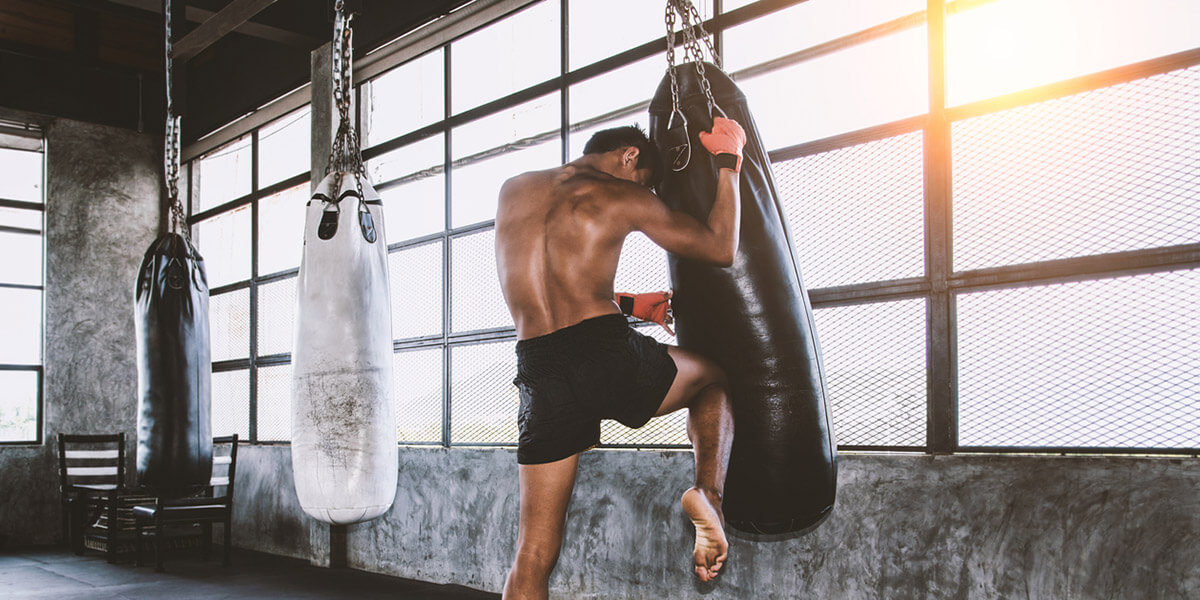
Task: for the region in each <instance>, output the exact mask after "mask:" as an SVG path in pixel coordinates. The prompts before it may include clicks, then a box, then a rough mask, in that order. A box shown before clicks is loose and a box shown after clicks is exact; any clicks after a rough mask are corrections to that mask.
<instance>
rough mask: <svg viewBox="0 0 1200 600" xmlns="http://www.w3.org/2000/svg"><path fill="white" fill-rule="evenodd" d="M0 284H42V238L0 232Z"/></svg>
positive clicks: (26, 234) (38, 235)
mask: <svg viewBox="0 0 1200 600" xmlns="http://www.w3.org/2000/svg"><path fill="white" fill-rule="evenodd" d="M0 256H2V257H4V258H3V259H0V283H19V284H24V285H41V284H42V236H41V235H40V234H36V233H13V232H8V231H0Z"/></svg>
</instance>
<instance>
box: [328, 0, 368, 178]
mask: <svg viewBox="0 0 1200 600" xmlns="http://www.w3.org/2000/svg"><path fill="white" fill-rule="evenodd" d="M344 8H345V3H344V2H343V0H338V1H337V2H336V3H335V4H334V10H335V11H336V14H335V15H334V20H333V39H334V43H335V47H334V50H333V101H334V104H335V105H336V106H337V110H338V129H337V133H336V134H335V135H334V138H333V144H332V147H331V148H330V152H329V161H328V162H327V163H326V165H325V174H326V175H328V174H329V173H331V172H335V171H336V172H339V173H353V174H355V175H358V177H356V178H355V185H356V187H357V189H358V196H359V198H362V178H363V177H365V176H366V167H364V166H363V160H362V146H361V144H360V143H359V137H358V130H357V129H356V128H355V127H354V122H353V120H351V114H350V112H351V110H350V109H351V101H352V94H353V90H354V74H353V66H354V56H353V52H354V43H353V37H354V31H353V29H352V27H351V23H350V21H351V18H352V17H353V15H346V14H345V12H344ZM336 187H337V188H338V189H340V188H341V181H340V177H339V181H337V182H336Z"/></svg>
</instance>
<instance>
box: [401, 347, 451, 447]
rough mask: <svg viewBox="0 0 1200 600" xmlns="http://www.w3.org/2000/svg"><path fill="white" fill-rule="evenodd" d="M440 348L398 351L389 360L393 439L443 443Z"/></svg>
mask: <svg viewBox="0 0 1200 600" xmlns="http://www.w3.org/2000/svg"><path fill="white" fill-rule="evenodd" d="M442 362H443V360H442V348H441V347H440V346H439V347H437V348H428V349H422V350H408V351H404V352H397V353H396V354H395V357H394V359H393V360H392V398H393V402H395V414H396V439H397V440H399V441H401V442H440V441H441V440H442Z"/></svg>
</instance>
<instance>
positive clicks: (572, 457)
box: [496, 119, 745, 600]
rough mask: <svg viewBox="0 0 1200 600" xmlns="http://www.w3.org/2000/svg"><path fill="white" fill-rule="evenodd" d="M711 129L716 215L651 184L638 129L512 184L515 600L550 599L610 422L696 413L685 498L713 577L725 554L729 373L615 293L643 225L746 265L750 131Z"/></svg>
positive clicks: (721, 122)
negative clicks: (665, 197) (632, 237)
mask: <svg viewBox="0 0 1200 600" xmlns="http://www.w3.org/2000/svg"><path fill="white" fill-rule="evenodd" d="M701 137H702V143H703V144H704V146H705V147H706V148H708V149H709V151H710V152H712V153H713V154H715V155H717V162H718V164H719V165H721V167H722V168H720V170H719V174H718V181H717V194H716V199H715V202H714V204H713V207H712V211H711V212H710V214H709V217H708V220H707V222H703V223H702V222H700V221H698V220H696V219H694V218H692V217H691V216H689V215H687V214H684V213H681V212H675V211H672V210H671V209H669V208H668V207H667V206H666V204H664V203H663V202H662V200H660V199H659V198H658V197H657V196H655V195H654V194H653V193H651V191H650V190H649V189H648V188H649V187H650V186H652V185H653V184H654V183H656V181H657V179H658V178H659V177H661V173H662V171H663V167H662V161H661V159H660V158H659V156H658V151H657V149H656V148H655V147H654V146H653V145H652V144H651V143H650V142H649V140H647V139H646V136H645V134H644V133H642V131H641V130H640V129H638V128H636V127H622V128H616V129H609V130H605V131H601V132H598V133H596V135H595V136H593V137H592V139H591V140H590V141H589V142H588V144H587V146H586V147H585V148H584V155H583V156H582V157H581V158H579V159H578V160H575V161H573V162H570V163H568V164H566V165H563V166H561V167H558V168H554V169H548V170H545V171H534V172H530V173H525V174H522V175H518V176H516V177H513V178H512V179H509V180H508V181H507V182H506V183H505V184H504V186H503V188H502V189H501V191H500V203H499V209H498V211H497V214H496V260H497V267H498V270H499V275H500V283H501V288H502V289H503V292H504V298H505V300H506V301H507V302H508V308H509V311H510V312H511V313H512V317H513V322H514V323H515V325H516V328H517V338H518V342H517V361H518V362H517V378H516V379H515V380H514V383H515V384H516V385H517V387H518V389H519V390H520V394H521V408H520V413H519V414H518V418H517V422H518V426H519V429H520V439H519V442H518V447H517V462H518V470H519V481H520V493H521V509H520V510H521V514H520V527H519V536H518V539H517V556H516V560H515V561H514V563H513V567H512V570H511V571H510V572H509V575H508V580H507V581H506V582H505V586H504V598H505V600H516V599H532V598H536V599H544V598H547V597H548V595H549V581H550V573H551V572H552V571H553V569H554V565H555V563H556V562H557V561H558V555H559V550H560V548H561V546H562V538H563V532H564V530H565V527H566V515H567V505H568V503H569V501H570V498H571V492H572V489H573V488H574V486H575V474H576V467H577V466H578V464H579V454H580V453H581V452H583V451H585V450H587V449H589V448H592V447H594V446H595V445H597V444H599V443H600V419H602V418H605V419H616V420H617V421H619V422H621V423H622V424H624V425H626V426H629V427H641V426H642V425H644V424H645V423H646V422H647V421H648V420H649V419H650V418H651V417H657V416H662V415H665V414H668V413H671V412H674V411H676V410H679V409H681V408H687V409H688V426H687V429H688V438H689V439H691V441H692V445H693V448H694V450H695V461H696V474H695V486H694V487H692V488H690V489H688V490H687V491H686V492H684V494H683V498H682V500H681V503H682V505H683V510H684V512H686V513H687V515H688V517H689V518H690V519H691V521H692V523H693V524H694V526H695V528H696V544H695V548H694V551H693V559H694V562H695V571H696V575H697V576H698V577H699V578H700V579H701V580H702V581H711V580H712V579H713V578H714V577H716V575H717V573H718V571H720V569H721V566H722V565H723V564H724V562H725V559H726V556H727V552H728V548H729V544H728V542H727V540H726V538H725V531H724V518H723V516H722V513H721V499H722V494H723V491H724V486H725V473H726V468H727V466H728V463H729V449H730V445H731V444H732V442H733V414H732V411H731V408H730V404H729V396H728V394H727V392H726V387H727V386H726V379H725V374H724V373H723V372H722V371H721V369H720V367H718V366H717V365H716V364H714V363H713V362H711V361H709V360H708V359H706V358H704V357H702V356H699V355H697V354H695V353H692V352H689V351H686V350H681V349H680V348H677V347H674V346H667V345H663V344H660V343H658V342H657V341H655V340H654V339H653V338H650V337H648V336H644V335H641V334H640V333H637V332H636V331H634V330H633V329H631V328H630V327H629V326H628V324H627V322H626V320H625V317H624V315H623V314H622V313H621V311H620V310H619V308H618V306H617V304H616V303H615V302H614V301H613V279H614V277H615V276H616V271H617V262H618V259H619V258H620V255H621V246H622V245H623V244H624V242H625V237H626V236H627V235H629V234H630V233H632V232H634V231H641V232H642V233H644V234H645V235H646V236H647V237H649V238H650V239H651V240H652V241H654V242H655V243H656V244H658V245H659V246H662V247H663V248H664V249H666V250H667V251H669V252H671V253H673V254H675V255H677V256H680V257H685V258H689V259H693V260H698V261H704V262H707V263H710V264H713V265H716V266H720V267H728V266H730V265H731V264H732V263H733V259H734V255H735V254H736V253H737V246H738V228H739V225H740V222H741V209H740V203H741V202H740V198H739V194H738V168H739V167H740V166H741V149H742V145H743V144H744V143H745V133H744V132H743V131H742V129H741V127H740V126H738V124H737V123H736V122H733V121H730V120H727V119H717V122H716V123H715V124H714V131H713V132H712V133H704V134H701Z"/></svg>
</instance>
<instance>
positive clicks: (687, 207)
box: [650, 63, 837, 534]
mask: <svg viewBox="0 0 1200 600" xmlns="http://www.w3.org/2000/svg"><path fill="white" fill-rule="evenodd" d="M703 66H704V67H705V68H704V71H703V73H705V74H707V81H708V82H709V85H710V86H711V95H712V99H713V100H715V104H716V105H717V106H718V107H719V108H720V109H723V112H724V116H727V117H728V118H730V119H732V120H734V121H737V122H738V123H740V124H741V125H742V127H743V128H744V129H745V131H746V137H747V143H746V146H745V148H744V149H743V162H742V166H741V188H740V191H741V197H742V226H741V238H740V244H739V248H738V255H737V258H736V259H735V261H734V264H733V266H732V267H729V268H726V269H722V268H717V267H712V266H708V265H705V264H702V263H699V262H696V261H691V260H685V259H680V258H677V257H675V256H671V257H670V260H669V262H670V268H671V281H672V286H673V288H674V290H675V297H674V316H675V323H676V328H677V331H678V340H679V345H680V346H681V347H683V348H686V349H689V350H693V351H695V352H698V353H700V354H702V355H704V356H706V357H708V358H710V359H712V360H714V361H716V362H717V363H718V364H720V365H721V366H722V367H723V368H724V369H725V371H726V373H727V374H728V376H729V380H730V388H731V390H730V391H731V395H732V401H733V410H734V428H735V433H734V441H733V451H732V455H731V457H730V464H729V474H728V477H727V479H726V484H725V500H724V504H723V510H724V513H725V519H726V522H727V523H729V524H730V525H732V526H733V527H736V528H737V529H740V530H743V531H747V532H753V533H767V534H778V533H789V532H794V531H799V530H802V529H805V528H807V527H810V526H812V525H814V524H816V523H818V522H819V521H820V520H821V519H823V518H824V517H825V516H826V515H828V514H829V512H830V511H831V510H832V508H833V503H834V495H835V490H836V486H837V466H836V449H835V446H834V442H833V439H832V432H831V428H830V422H829V409H828V405H827V401H826V396H825V380H824V373H823V367H822V363H821V351H820V346H819V344H818V343H817V337H816V331H815V330H814V327H813V316H812V307H811V305H810V304H809V300H808V294H807V293H806V292H805V289H804V284H803V282H802V280H801V277H800V270H799V267H798V265H797V260H796V253H795V250H794V249H793V247H792V237H791V234H790V232H789V231H788V226H787V220H786V219H785V218H784V215H783V211H782V209H781V207H780V203H779V199H778V194H777V192H776V188H775V182H774V178H773V176H772V174H771V164H770V159H769V158H768V156H767V153H766V151H765V150H764V148H763V145H762V139H761V138H760V136H759V134H758V130H757V129H756V127H755V124H754V119H753V117H752V116H751V115H750V111H749V108H748V107H747V105H746V98H745V96H744V95H743V94H742V92H741V90H739V89H738V88H737V86H736V85H735V84H734V83H733V81H732V80H731V79H729V77H728V76H726V75H725V74H724V73H722V72H721V70H720V69H718V68H717V67H716V66H714V65H707V64H706V65H703ZM676 77H677V79H678V88H677V91H678V98H679V108H680V110H681V111H682V114H679V113H678V112H676V111H675V110H674V108H673V106H674V103H673V102H672V89H671V87H672V86H671V78H670V73H668V75H667V76H665V77H664V78H663V80H662V83H661V84H660V85H659V86H658V90H657V91H656V92H655V95H654V99H653V101H652V102H651V104H650V135H651V137H652V138H653V139H654V140H655V141H656V143H657V144H658V146H659V148H660V149H661V150H662V151H663V156H664V159H665V161H666V162H667V164H668V165H669V166H671V167H672V168H671V169H669V170H668V172H667V174H666V177H665V179H664V180H663V182H662V183H661V184H660V185H659V187H658V191H659V195H660V196H661V197H662V199H663V201H665V202H666V203H667V204H668V205H669V206H670V207H671V208H672V209H675V210H680V211H684V212H686V213H688V214H690V215H692V216H693V217H696V218H697V219H699V220H700V221H701V222H703V221H705V220H706V219H707V218H708V213H709V210H710V209H711V207H712V202H713V199H714V197H715V190H716V181H717V166H716V163H715V162H714V158H713V157H712V156H711V155H709V153H707V152H705V151H704V150H703V148H702V147H701V145H700V142H699V140H698V137H697V134H698V133H699V132H700V131H702V130H708V129H710V128H711V127H712V117H713V114H712V112H710V111H711V109H710V107H709V96H708V95H707V94H706V93H705V89H704V84H703V81H704V78H703V77H702V75H701V74H700V73H699V72H698V69H697V68H696V64H695V63H686V64H682V65H679V66H678V67H677V68H676ZM685 120H686V123H687V126H686V127H685V126H684V122H685Z"/></svg>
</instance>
